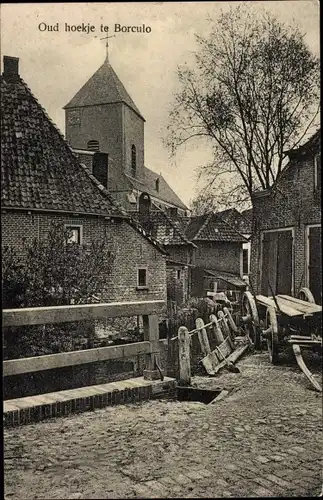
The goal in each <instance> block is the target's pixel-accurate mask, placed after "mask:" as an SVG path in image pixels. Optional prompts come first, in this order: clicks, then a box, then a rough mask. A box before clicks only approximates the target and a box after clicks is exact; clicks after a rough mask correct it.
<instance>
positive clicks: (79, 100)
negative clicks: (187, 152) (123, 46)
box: [64, 57, 188, 215]
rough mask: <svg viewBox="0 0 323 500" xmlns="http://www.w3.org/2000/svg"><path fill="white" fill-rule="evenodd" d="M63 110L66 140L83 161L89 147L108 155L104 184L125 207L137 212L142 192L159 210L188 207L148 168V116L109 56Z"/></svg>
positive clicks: (184, 211)
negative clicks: (133, 98)
mask: <svg viewBox="0 0 323 500" xmlns="http://www.w3.org/2000/svg"><path fill="white" fill-rule="evenodd" d="M64 109H65V123H66V125H65V128H66V134H65V135H66V140H67V141H68V143H69V144H70V146H71V147H72V148H73V149H74V151H75V153H76V154H77V155H78V156H79V158H80V161H82V162H86V161H87V158H88V156H89V154H91V153H90V152H91V151H92V154H93V152H97V153H98V152H100V153H105V154H106V164H105V169H106V170H108V176H107V186H106V187H107V188H108V190H109V192H110V193H111V195H112V196H113V197H114V198H115V199H116V200H117V201H119V202H120V203H121V204H122V206H123V207H124V208H125V209H126V210H127V211H138V210H139V197H140V195H141V194H142V193H148V194H149V196H150V198H151V200H152V202H153V203H154V204H155V205H156V206H158V207H160V208H163V209H166V210H175V211H178V213H179V214H181V215H184V214H185V213H186V212H187V211H188V208H187V206H186V205H185V204H184V203H183V202H182V201H181V200H180V198H179V197H178V196H177V194H176V193H175V192H174V191H173V189H172V188H171V187H170V186H169V184H168V183H167V182H166V180H165V179H164V177H163V176H162V175H161V174H157V173H156V172H154V171H153V170H150V169H149V168H147V167H146V165H145V149H144V126H145V119H144V117H143V116H142V114H141V113H140V111H139V109H138V108H137V106H136V104H135V103H134V101H133V100H132V98H131V97H130V95H129V93H128V92H127V90H126V89H125V87H124V85H123V84H122V82H121V81H120V79H119V78H118V76H117V74H116V73H115V71H114V69H113V68H112V66H111V64H110V62H109V60H108V57H106V59H105V61H104V63H103V64H102V65H101V66H100V68H99V69H98V70H97V71H96V72H95V73H94V75H92V77H91V78H90V79H89V80H88V81H87V82H86V83H85V84H84V85H83V87H82V88H81V89H80V90H79V91H78V92H77V93H76V95H75V96H74V97H73V98H72V99H71V100H70V102H69V103H68V104H66V106H65V107H64ZM107 154H108V155H109V161H108V158H107ZM102 158H103V157H102ZM102 162H103V163H104V160H103V159H102Z"/></svg>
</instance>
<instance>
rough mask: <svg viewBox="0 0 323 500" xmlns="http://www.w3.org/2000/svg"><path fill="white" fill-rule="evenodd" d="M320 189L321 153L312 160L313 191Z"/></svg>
mask: <svg viewBox="0 0 323 500" xmlns="http://www.w3.org/2000/svg"><path fill="white" fill-rule="evenodd" d="M318 189H321V153H320V154H318V155H316V156H315V158H314V190H315V191H317V190H318Z"/></svg>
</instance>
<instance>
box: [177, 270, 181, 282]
mask: <svg viewBox="0 0 323 500" xmlns="http://www.w3.org/2000/svg"><path fill="white" fill-rule="evenodd" d="M177 279H178V280H180V279H181V270H180V269H177Z"/></svg>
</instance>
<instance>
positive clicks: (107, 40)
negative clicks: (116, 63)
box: [100, 35, 115, 62]
mask: <svg viewBox="0 0 323 500" xmlns="http://www.w3.org/2000/svg"><path fill="white" fill-rule="evenodd" d="M114 37H115V35H110V36H104V37H103V38H100V40H106V42H105V50H106V54H105V61H106V62H109V38H114Z"/></svg>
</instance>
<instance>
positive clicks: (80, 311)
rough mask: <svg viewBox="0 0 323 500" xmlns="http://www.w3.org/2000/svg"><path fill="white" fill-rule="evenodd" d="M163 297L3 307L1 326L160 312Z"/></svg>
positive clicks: (42, 323) (64, 321)
mask: <svg viewBox="0 0 323 500" xmlns="http://www.w3.org/2000/svg"><path fill="white" fill-rule="evenodd" d="M164 307H165V302H164V301H163V300H148V301H140V302H109V303H106V304H82V305H72V306H71V305H69V306H51V307H27V308H24V309H3V311H2V326H4V327H5V326H24V325H44V324H47V323H66V322H70V321H84V320H91V319H96V318H117V317H131V316H143V315H150V314H159V313H161V312H162V311H163V309H164Z"/></svg>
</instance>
